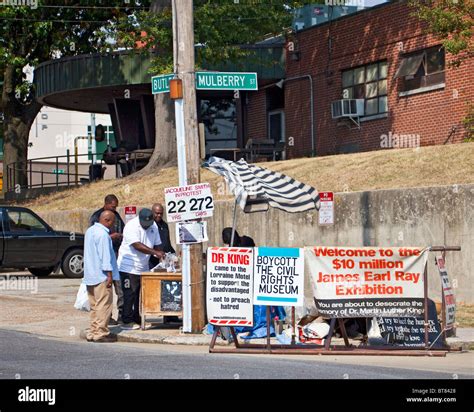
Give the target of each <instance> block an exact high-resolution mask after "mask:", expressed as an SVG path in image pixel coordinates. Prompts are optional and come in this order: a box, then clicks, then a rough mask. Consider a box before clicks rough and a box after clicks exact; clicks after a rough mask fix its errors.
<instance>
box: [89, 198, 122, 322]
mask: <svg viewBox="0 0 474 412" xmlns="http://www.w3.org/2000/svg"><path fill="white" fill-rule="evenodd" d="M118 204H119V201H118V198H117V196H115V195H112V194H111V195H107V196H105V199H104V206H103V207H101V208H100V209H99V210H97V211H95V212H94V213H93V214H92V216H91V218H90V220H89V226H92V225H94V223H96V222H98V221H99V217H100V214H101V213H102V212H103V211H104V210H110V211H111V212H113V214H114V215H115V222H114V225H113V226H112V227H111V229H110V232H109V233H110V238H111V239H112V246H113V248H114V252H115V256H116V257H117V256H118V250H119V248H120V244H121V243H122V233H123V228H124V226H125V223H123V220H122V218H121V217H120V215H119V213H118V212H117V207H118ZM114 289H115V293H116V294H117V309H118V321H119V322H120V321H121V320H122V308H123V291H122V285H121V283H120V280H117V281H115V280H114ZM109 324H110V325H117V324H118V322H117V321H116V320H115V319H113V318H110V322H109Z"/></svg>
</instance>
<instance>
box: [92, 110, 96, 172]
mask: <svg viewBox="0 0 474 412" xmlns="http://www.w3.org/2000/svg"><path fill="white" fill-rule="evenodd" d="M91 152H92V164H95V162H96V160H97V159H96V152H97V145H96V141H95V113H91Z"/></svg>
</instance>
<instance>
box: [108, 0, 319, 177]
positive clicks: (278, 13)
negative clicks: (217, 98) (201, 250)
mask: <svg viewBox="0 0 474 412" xmlns="http://www.w3.org/2000/svg"><path fill="white" fill-rule="evenodd" d="M317 2H318V1H309V2H308V1H306V2H304V1H287V2H279V1H277V2H273V1H268V2H248V1H245V0H244V1H234V0H224V1H220V2H214V1H209V0H195V1H194V21H195V24H194V28H195V43H196V65H197V67H196V69H199V68H202V67H203V64H204V63H206V64H207V65H218V64H220V63H222V62H227V61H233V62H238V61H242V60H243V59H252V58H255V57H254V55H253V52H252V50H250V49H246V48H244V47H242V46H245V45H251V44H254V43H256V42H258V41H260V40H262V39H263V38H265V37H268V36H274V35H280V34H282V33H284V32H285V29H286V28H289V27H290V26H291V23H292V18H293V11H294V10H295V8H297V7H300V6H301V5H302V4H304V3H317ZM319 3H323V1H322V0H320V1H319ZM171 23H172V13H171V0H155V1H154V2H153V3H152V6H151V8H150V11H140V12H139V13H136V14H135V15H134V16H133V18H130V17H129V18H127V19H122V20H121V21H120V23H119V26H118V27H119V28H118V30H117V41H118V43H119V44H121V45H122V46H124V47H128V48H137V47H138V48H139V50H140V51H142V52H149V53H152V55H153V63H152V68H151V72H152V74H163V73H172V72H173V71H174V68H173V54H172V51H173V47H172V40H173V38H172V24H171ZM143 45H147V46H148V47H143ZM155 120H156V138H155V151H154V153H153V155H152V158H151V159H150V162H149V163H148V165H147V167H145V168H144V169H142V170H141V171H140V172H138V173H137V174H136V176H139V175H143V174H146V173H150V172H153V171H154V170H156V169H157V168H161V167H166V166H170V165H174V164H176V140H175V128H174V107H173V102H172V101H171V99H169V97H168V96H167V95H166V94H159V95H156V96H155Z"/></svg>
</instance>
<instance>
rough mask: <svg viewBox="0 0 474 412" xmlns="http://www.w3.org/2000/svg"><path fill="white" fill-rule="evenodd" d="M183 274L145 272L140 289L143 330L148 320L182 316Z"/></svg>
mask: <svg viewBox="0 0 474 412" xmlns="http://www.w3.org/2000/svg"><path fill="white" fill-rule="evenodd" d="M181 285H182V277H181V272H176V273H173V272H143V273H142V274H141V288H140V317H141V328H142V330H144V329H145V322H146V319H147V318H148V319H156V318H159V317H161V316H182V313H183V305H182V298H183V293H182V286H181Z"/></svg>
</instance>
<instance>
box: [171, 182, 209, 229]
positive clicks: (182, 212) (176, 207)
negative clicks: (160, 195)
mask: <svg viewBox="0 0 474 412" xmlns="http://www.w3.org/2000/svg"><path fill="white" fill-rule="evenodd" d="M165 203H166V214H167V217H168V222H182V221H183V220H193V219H202V218H206V217H211V216H212V212H213V210H214V200H213V198H212V192H211V185H210V184H209V183H198V184H197V185H189V186H179V187H168V188H167V189H165Z"/></svg>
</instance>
